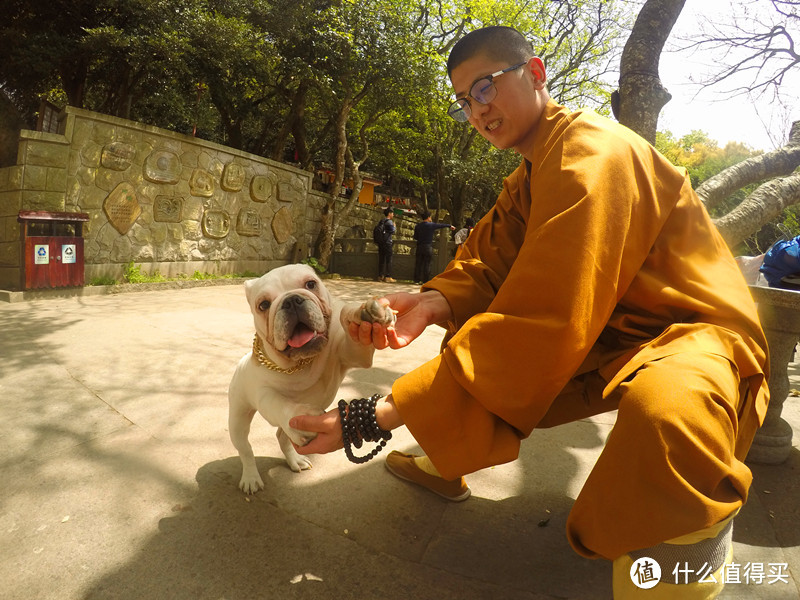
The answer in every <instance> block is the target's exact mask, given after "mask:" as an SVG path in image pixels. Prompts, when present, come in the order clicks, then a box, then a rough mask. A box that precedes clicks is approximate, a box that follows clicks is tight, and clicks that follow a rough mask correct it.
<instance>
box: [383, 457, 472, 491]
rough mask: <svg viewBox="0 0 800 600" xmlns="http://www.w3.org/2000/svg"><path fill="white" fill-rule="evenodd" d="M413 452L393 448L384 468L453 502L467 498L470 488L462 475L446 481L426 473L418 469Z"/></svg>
mask: <svg viewBox="0 0 800 600" xmlns="http://www.w3.org/2000/svg"><path fill="white" fill-rule="evenodd" d="M414 458H415V457H414V455H413V454H404V453H402V452H398V451H397V450H394V451H393V452H390V453H389V456H387V457H386V468H387V469H389V472H390V473H391V474H392V475H395V476H396V477H399V478H400V479H405V480H406V481H410V482H411V483H416V484H417V485H421V486H422V487H424V488H425V489H427V490H430V491H431V492H433V493H434V494H438V495H439V496H441V497H442V498H446V499H447V500H451V501H453V502H462V501H464V500H466V499H467V498H469V495H470V494H471V493H472V490H470V489H469V486H468V485H467V482H466V481H464V478H463V477H459V478H458V479H455V480H453V481H447V480H446V479H442V478H441V477H434V476H433V475H428V474H427V473H426V472H425V471H423V470H422V469H420V468H419V467H418V466H417V465H416V463H415V462H414Z"/></svg>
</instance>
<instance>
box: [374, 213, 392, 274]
mask: <svg viewBox="0 0 800 600" xmlns="http://www.w3.org/2000/svg"><path fill="white" fill-rule="evenodd" d="M383 215H384V217H383V219H381V220H380V221H379V222H378V224H377V225H376V226H375V229H374V230H373V232H372V240H373V241H374V242H375V244H376V245H377V246H378V281H385V282H386V283H394V282H395V281H396V280H395V279H392V246H393V245H394V242H393V241H392V236H393V235H394V233H395V231H397V228H396V227H395V225H394V221H392V218H393V217H394V213H393V212H392V209H391V208H388V207H387V208H385V209H384V210H383Z"/></svg>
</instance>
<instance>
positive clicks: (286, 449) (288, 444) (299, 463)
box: [277, 427, 313, 473]
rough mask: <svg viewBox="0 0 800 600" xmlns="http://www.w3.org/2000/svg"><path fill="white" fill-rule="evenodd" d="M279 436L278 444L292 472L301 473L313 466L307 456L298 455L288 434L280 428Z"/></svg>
mask: <svg viewBox="0 0 800 600" xmlns="http://www.w3.org/2000/svg"><path fill="white" fill-rule="evenodd" d="M277 436H278V443H279V444H280V445H281V450H283V455H284V456H285V457H286V462H287V463H288V465H289V468H290V469H291V470H292V471H295V472H297V473H299V472H300V471H303V470H305V469H310V468H311V467H312V466H313V465H312V464H311V460H310V459H309V458H308V457H307V456H302V455H301V454H298V453H297V450H295V449H294V446H293V445H292V440H290V439H289V436H288V435H286V432H285V431H284V430H283V429H281V428H280V427H278V432H277Z"/></svg>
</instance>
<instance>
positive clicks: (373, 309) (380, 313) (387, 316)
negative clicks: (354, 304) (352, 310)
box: [361, 296, 397, 327]
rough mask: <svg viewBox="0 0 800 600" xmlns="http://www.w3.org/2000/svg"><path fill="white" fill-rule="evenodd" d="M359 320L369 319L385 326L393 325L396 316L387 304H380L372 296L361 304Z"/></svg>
mask: <svg viewBox="0 0 800 600" xmlns="http://www.w3.org/2000/svg"><path fill="white" fill-rule="evenodd" d="M361 320H362V321H369V322H370V323H381V324H382V325H385V326H386V327H390V326H392V325H394V322H395V321H396V320H397V317H396V316H395V314H394V311H393V310H392V309H391V308H389V306H388V305H384V304H381V303H380V302H378V299H377V298H376V297H374V296H373V297H372V298H370V299H369V300H367V301H366V302H365V303H364V304H363V305H362V306H361Z"/></svg>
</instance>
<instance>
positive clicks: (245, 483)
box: [239, 469, 264, 494]
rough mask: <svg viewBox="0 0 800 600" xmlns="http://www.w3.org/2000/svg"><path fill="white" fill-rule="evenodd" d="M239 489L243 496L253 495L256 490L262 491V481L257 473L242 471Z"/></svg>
mask: <svg viewBox="0 0 800 600" xmlns="http://www.w3.org/2000/svg"><path fill="white" fill-rule="evenodd" d="M239 489H240V490H242V491H243V492H244V493H245V494H255V493H256V492H257V491H258V490H263V489H264V481H263V480H262V479H261V475H259V474H258V471H257V470H256V471H255V472H253V471H250V470H248V469H245V470H244V471H242V479H241V481H239Z"/></svg>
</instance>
